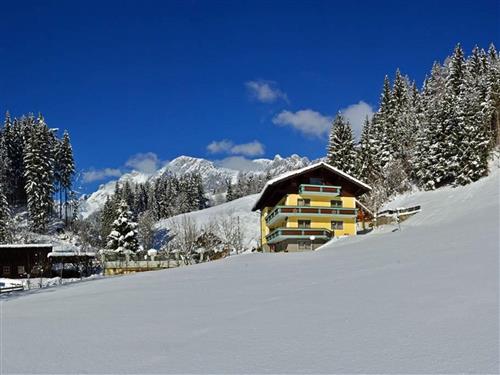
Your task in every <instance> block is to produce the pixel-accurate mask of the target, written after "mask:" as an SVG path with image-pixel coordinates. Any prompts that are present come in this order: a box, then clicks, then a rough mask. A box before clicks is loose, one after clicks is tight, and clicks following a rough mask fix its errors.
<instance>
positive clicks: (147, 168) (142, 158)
mask: <svg viewBox="0 0 500 375" xmlns="http://www.w3.org/2000/svg"><path fill="white" fill-rule="evenodd" d="M160 164H161V161H160V159H159V158H158V155H156V154H155V153H154V152H146V153H139V154H135V155H133V156H131V157H130V158H129V159H128V160H127V162H126V163H125V166H126V167H129V168H132V169H135V170H136V171H139V172H141V173H145V174H152V173H154V172H155V171H156V170H157V169H158V168H159V167H160Z"/></svg>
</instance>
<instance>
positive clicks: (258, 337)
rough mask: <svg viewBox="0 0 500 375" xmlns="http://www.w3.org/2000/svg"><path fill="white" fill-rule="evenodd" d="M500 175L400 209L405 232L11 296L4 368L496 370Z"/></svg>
mask: <svg viewBox="0 0 500 375" xmlns="http://www.w3.org/2000/svg"><path fill="white" fill-rule="evenodd" d="M499 177H500V175H499V170H498V167H497V166H496V167H495V169H494V170H493V171H492V173H491V175H490V176H489V177H487V178H483V179H481V180H480V181H478V182H476V183H474V184H471V185H469V186H465V187H459V188H455V189H452V188H444V189H440V190H437V191H433V192H421V193H417V194H416V195H412V196H406V197H401V198H399V199H398V200H395V201H394V202H392V203H390V205H394V206H401V205H403V204H404V203H419V204H422V208H423V209H422V212H421V213H419V214H418V215H416V216H414V217H413V218H410V219H409V220H408V221H405V222H404V223H403V224H402V230H401V231H394V230H395V228H393V227H390V226H388V227H386V229H385V230H380V231H377V232H374V233H372V234H368V235H364V236H358V237H356V238H346V239H342V240H338V241H336V242H333V243H330V244H329V245H327V246H325V247H323V248H322V249H321V250H319V251H316V252H305V253H288V254H285V253H277V254H260V253H253V254H245V255H241V256H234V257H230V258H227V259H224V260H221V261H216V262H210V263H203V264H199V265H196V266H192V267H185V268H179V269H173V270H166V271H158V272H150V273H143V274H136V275H132V276H128V277H116V278H109V279H103V280H97V281H93V282H89V283H83V284H80V285H73V286H67V287H61V288H57V289H48V290H47V291H45V292H40V293H34V294H30V295H24V296H19V297H18V298H11V299H6V300H4V302H3V305H2V309H3V314H2V319H3V330H2V345H3V346H2V349H1V352H2V353H3V371H4V372H6V373H75V372H85V373H201V372H203V373H320V372H322V373H462V372H474V373H498V371H499V322H498V316H499V289H498V288H499V287H498V275H499V264H498V243H499V238H498V236H499V227H500V223H499V209H500V207H499V198H500V197H499ZM35 337H36V338H50V340H51V342H50V345H45V344H44V342H43V339H42V341H41V342H40V340H38V339H37V340H32V339H27V338H35ZM82 353H83V354H84V355H82ZM89 358H91V360H89Z"/></svg>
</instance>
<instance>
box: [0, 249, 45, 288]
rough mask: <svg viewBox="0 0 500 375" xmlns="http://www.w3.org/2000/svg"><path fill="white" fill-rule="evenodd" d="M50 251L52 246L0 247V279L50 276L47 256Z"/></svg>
mask: <svg viewBox="0 0 500 375" xmlns="http://www.w3.org/2000/svg"><path fill="white" fill-rule="evenodd" d="M51 251H52V244H15V245H14V244H7V245H0V277H5V278H10V279H17V278H24V277H28V275H31V276H40V275H42V276H50V273H51V270H50V265H49V260H48V258H47V255H48V254H49V253H50V252H51Z"/></svg>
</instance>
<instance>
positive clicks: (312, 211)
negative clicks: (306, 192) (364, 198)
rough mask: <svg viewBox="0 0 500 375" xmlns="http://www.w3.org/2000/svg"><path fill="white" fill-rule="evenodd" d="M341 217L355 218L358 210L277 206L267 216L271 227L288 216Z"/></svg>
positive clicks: (267, 221)
mask: <svg viewBox="0 0 500 375" xmlns="http://www.w3.org/2000/svg"><path fill="white" fill-rule="evenodd" d="M323 215H328V216H341V217H355V216H356V215H357V209H356V208H350V207H313V206H276V207H275V208H274V210H272V211H271V212H270V213H269V215H267V216H266V223H267V224H268V225H271V224H272V223H273V222H276V221H277V220H278V219H280V218H284V217H287V216H323Z"/></svg>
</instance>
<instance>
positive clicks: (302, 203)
mask: <svg viewBox="0 0 500 375" xmlns="http://www.w3.org/2000/svg"><path fill="white" fill-rule="evenodd" d="M310 205H311V200H310V199H302V198H300V199H298V200H297V206H310Z"/></svg>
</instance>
